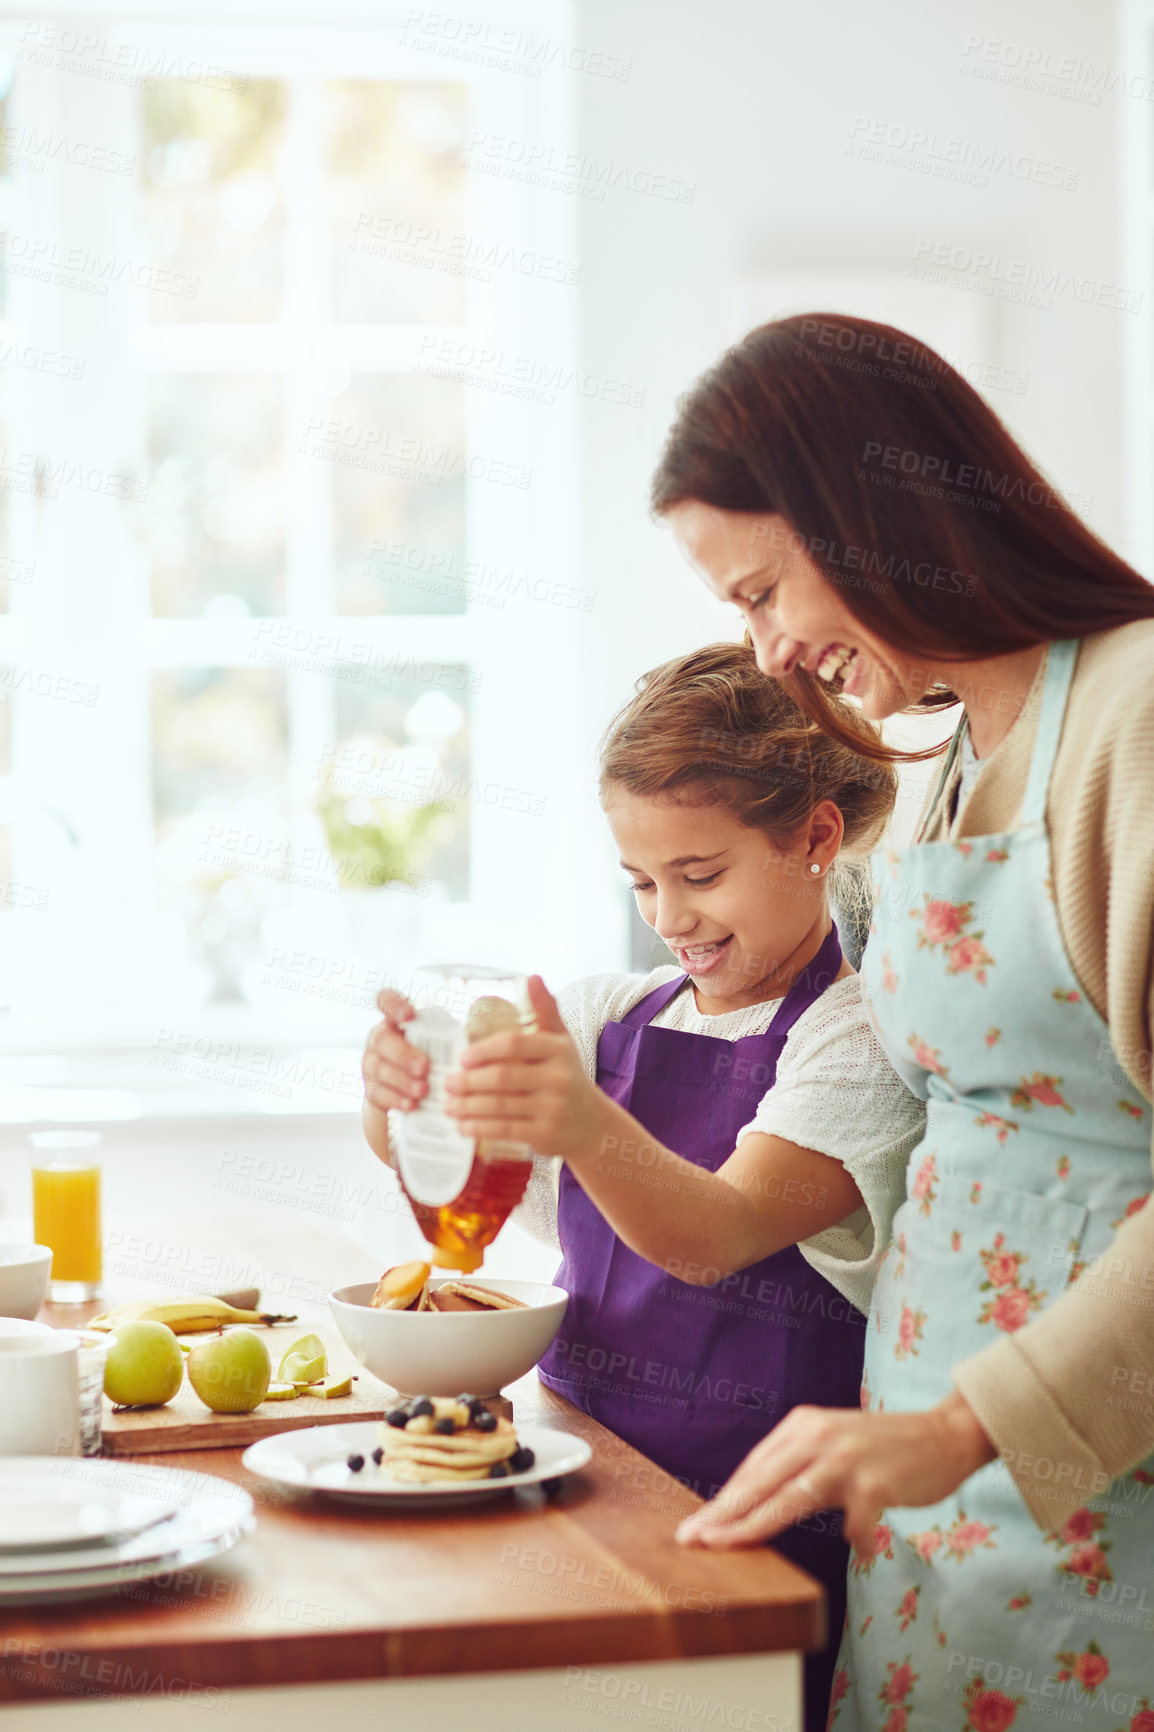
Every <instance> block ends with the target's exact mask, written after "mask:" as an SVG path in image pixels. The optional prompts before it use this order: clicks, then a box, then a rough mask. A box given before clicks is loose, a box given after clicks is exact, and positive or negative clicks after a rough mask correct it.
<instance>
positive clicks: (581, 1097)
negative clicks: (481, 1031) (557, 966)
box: [446, 974, 604, 1156]
mask: <svg viewBox="0 0 1154 1732" xmlns="http://www.w3.org/2000/svg"><path fill="white" fill-rule="evenodd" d="M529 999H530V1002H531V1004H532V1006H533V1009H534V1011H535V1012H536V1016H537V1032H536V1033H535V1034H494V1035H489V1036H488V1037H487V1038H486V1039H485V1040H478V1041H475V1042H474V1043H473V1045H472V1046H470V1047H468V1048H467V1049H466V1051H465V1053H464V1055H463V1057H462V1059H461V1069H460V1070H459V1071H456V1072H454V1073H453V1074H452V1075H451V1076H450V1077H449V1078H448V1080H447V1083H446V1090H447V1104H446V1111H447V1112H449V1113H450V1114H452V1116H453V1117H454V1118H455V1119H457V1121H458V1129H459V1130H460V1131H462V1132H463V1133H464V1135H465V1136H468V1137H493V1138H502V1139H507V1140H509V1141H511V1142H517V1143H529V1144H530V1145H531V1146H532V1147H533V1148H534V1149H535V1150H536V1151H537V1153H538V1154H541V1155H565V1156H569V1155H573V1154H580V1153H581V1151H582V1150H584V1149H586V1148H588V1147H589V1146H590V1145H591V1144H596V1142H597V1139H598V1137H599V1135H600V1131H599V1111H600V1105H601V1102H602V1100H603V1098H604V1097H603V1096H602V1095H601V1093H600V1091H599V1090H598V1088H597V1087H596V1085H595V1084H594V1083H591V1082H590V1081H589V1078H588V1077H587V1076H586V1075H585V1071H584V1069H583V1068H582V1064H581V1059H580V1057H579V1056H578V1052H577V1048H576V1047H575V1046H574V1045H573V1042H572V1039H571V1038H570V1036H569V1032H568V1030H567V1029H566V1027H565V1024H564V1023H563V1022H562V1020H561V1016H560V1013H559V1012H558V1009H557V1005H556V1002H555V1001H554V999H553V997H552V994H551V993H550V992H549V991H548V990H547V988H546V986H545V983H544V981H543V980H542V979H541V978H540V976H539V975H536V974H535V975H533V976H532V978H531V979H530V981H529Z"/></svg>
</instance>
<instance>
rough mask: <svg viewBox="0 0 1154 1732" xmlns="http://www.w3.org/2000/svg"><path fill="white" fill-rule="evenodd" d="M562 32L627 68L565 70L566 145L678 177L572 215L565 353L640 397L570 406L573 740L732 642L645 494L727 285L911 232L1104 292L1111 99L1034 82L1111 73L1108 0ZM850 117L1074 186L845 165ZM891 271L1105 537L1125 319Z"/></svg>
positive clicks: (745, 3)
mask: <svg viewBox="0 0 1154 1732" xmlns="http://www.w3.org/2000/svg"><path fill="white" fill-rule="evenodd" d="M577 36H578V39H579V40H580V41H581V43H582V44H583V45H584V46H586V47H588V48H590V49H595V50H600V51H602V52H603V53H606V54H616V55H622V56H624V57H626V58H627V59H630V60H631V61H632V63H633V65H632V71H631V75H630V77H629V79H628V80H627V81H623V82H614V81H609V80H606V79H603V78H596V77H590V76H586V77H581V78H578V79H577V81H576V82H577V84H578V86H579V89H578V95H577V101H578V127H579V144H580V148H581V149H582V150H583V151H584V152H586V153H588V154H589V155H590V156H594V157H597V158H598V159H599V160H601V161H609V162H612V163H613V164H614V165H615V166H617V167H624V166H628V167H629V168H630V169H633V170H636V169H640V170H649V171H651V172H653V173H657V174H664V175H667V176H669V177H672V178H674V179H677V180H681V181H693V182H696V193H695V196H694V198H693V202H692V203H691V204H686V203H679V202H671V201H667V200H663V199H659V198H656V197H653V196H644V195H642V194H639V193H636V192H629V191H626V190H624V189H623V188H621V187H610V188H609V189H608V190H607V191H606V195H605V198H604V200H603V202H594V201H591V200H583V201H582V202H581V204H580V225H581V243H582V259H583V278H582V284H583V323H582V350H583V364H584V365H585V366H587V367H589V368H594V369H596V370H597V371H599V372H604V373H608V374H612V375H615V376H617V377H621V378H626V379H629V380H632V381H635V382H637V383H638V384H640V385H643V386H644V388H645V392H646V396H645V402H644V406H643V408H642V409H640V410H624V409H620V408H609V407H607V406H603V405H600V404H590V405H588V406H587V407H586V410H585V415H584V438H583V447H582V461H583V484H582V500H583V512H582V517H583V541H584V558H585V562H586V572H585V577H584V580H583V581H584V582H585V583H586V584H587V585H588V586H589V587H591V588H596V589H597V591H598V602H597V608H596V611H595V613H594V614H593V616H592V618H591V622H590V623H591V625H592V626H593V627H594V651H595V653H594V654H593V655H592V657H591V663H590V677H589V683H588V687H587V714H586V716H585V718H584V720H583V725H584V727H585V728H586V729H587V730H588V733H589V736H590V738H591V739H592V737H593V734H594V732H595V730H596V728H597V727H598V726H599V725H601V724H602V723H603V721H604V719H605V718H606V716H607V715H608V714H609V712H610V711H611V710H612V708H613V707H614V706H615V705H616V704H617V703H618V702H620V701H621V699H622V697H623V696H624V695H625V693H626V692H627V690H628V687H629V684H630V681H631V680H632V679H633V678H634V677H635V676H636V674H637V673H639V672H640V671H641V670H642V669H643V668H645V667H649V666H652V665H653V664H654V663H655V662H657V661H659V660H661V659H662V658H664V657H666V656H669V655H673V654H677V653H679V652H680V651H683V650H686V649H688V648H691V647H692V646H693V645H695V644H698V643H701V642H704V641H706V640H707V639H708V638H710V637H720V636H728V635H733V626H732V625H731V623H730V619H729V617H728V616H727V615H726V614H725V613H724V612H723V611H722V610H721V609H720V608H719V607H718V606H717V604H716V603H715V602H714V601H713V600H712V599H711V598H710V597H709V596H708V595H707V594H706V593H705V592H704V590H703V589H702V588H701V587H700V586H699V585H698V583H697V581H696V580H695V579H694V578H693V576H692V575H691V574H690V573H689V572H688V571H687V570H686V569H685V568H684V567H683V566H682V565H681V563H680V561H679V559H678V557H677V555H676V552H675V550H674V549H673V547H672V545H671V544H670V542H669V539H668V536H667V533H666V532H664V531H662V530H660V529H659V528H657V527H655V526H654V525H652V524H651V523H650V521H649V519H648V517H647V512H646V503H645V502H646V492H647V485H648V481H649V476H650V473H651V470H652V468H653V465H654V462H655V459H656V457H657V454H658V451H659V449H660V445H661V441H662V437H663V434H664V432H665V429H666V427H667V425H668V423H669V420H670V418H671V415H672V412H673V406H674V400H675V398H676V396H677V395H678V393H679V392H680V391H682V390H684V389H685V387H686V386H687V385H688V383H689V382H690V380H691V379H692V378H693V377H694V375H695V374H696V373H697V372H698V371H699V370H700V369H702V368H703V367H705V366H707V365H708V364H709V363H710V362H711V361H712V360H713V359H714V358H715V356H716V355H717V354H718V352H719V351H720V349H721V347H722V346H723V344H724V343H725V342H726V341H727V340H730V339H732V338H733V337H734V336H736V335H739V334H740V324H737V323H735V320H736V317H737V312H738V309H737V308H735V304H734V303H735V293H734V291H735V286H737V287H738V288H739V289H740V288H741V283H742V281H744V283H745V287H744V289H743V290H742V291H741V296H740V299H741V300H743V302H744V306H745V308H746V309H750V310H751V311H750V317H749V319H748V321H743V322H748V323H753V322H755V321H756V320H757V319H760V318H768V317H772V316H773V315H774V314H775V313H777V312H779V311H788V310H797V304H796V302H794V303H793V304H792V305H789V304H787V305H784V306H783V305H779V304H775V303H774V301H773V299H772V293H771V292H769V291H767V294H766V298H765V301H764V304H762V305H760V307H758V310H756V311H753V310H752V309H753V308H754V306H755V305H756V303H757V294H758V291H757V289H756V287H754V288H753V289H752V291H751V287H750V279H751V278H754V279H755V278H764V277H765V275H766V274H767V273H781V272H783V271H803V272H804V271H805V270H810V271H812V270H813V269H814V268H818V267H820V268H822V269H823V270H824V271H827V272H828V271H829V270H831V269H832V270H836V271H839V272H840V271H850V272H857V273H859V274H860V273H861V272H862V271H863V270H868V271H873V272H880V273H888V274H890V275H892V276H896V277H897V278H899V279H904V280H905V281H906V282H907V283H911V282H913V279H909V278H908V276H907V273H908V272H909V270H910V267H911V265H913V263H914V262H915V259H914V255H915V248H916V247H917V245H918V243H919V241H924V240H927V239H929V240H933V241H945V242H948V243H950V244H952V245H955V246H974V247H980V248H983V249H985V250H987V251H989V252H992V253H998V254H1000V255H1001V256H1002V258H1003V260H1005V261H1008V260H1010V259H1013V260H1015V261H1020V262H1025V263H1026V264H1028V265H1033V266H1037V267H1038V268H1040V269H1042V270H1046V269H1053V268H1062V269H1066V270H1069V271H1071V272H1073V273H1075V274H1080V275H1081V274H1085V275H1090V276H1093V277H1094V278H1096V279H1099V280H1101V281H1102V282H1104V283H1106V284H1110V285H1117V284H1120V283H1123V282H1124V266H1123V264H1122V262H1121V247H1120V235H1119V212H1118V191H1117V186H1118V177H1119V162H1118V155H1119V148H1118V146H1119V137H1120V133H1121V130H1122V123H1123V119H1124V118H1125V116H1124V114H1123V111H1124V110H1128V109H1129V108H1130V107H1132V106H1133V103H1132V99H1129V98H1126V97H1123V96H1120V95H1118V94H1108V93H1099V92H1094V91H1092V92H1091V94H1098V95H1100V100H1099V101H1098V102H1097V104H1093V103H1090V102H1080V101H1077V100H1071V99H1070V98H1069V96H1068V95H1067V96H1065V97H1064V96H1062V95H1061V94H1060V91H1061V89H1063V88H1068V87H1071V86H1072V87H1074V88H1075V89H1076V88H1077V80H1078V78H1079V76H1080V73H1081V71H1082V70H1084V66H1083V67H1081V68H1079V67H1075V66H1068V67H1067V68H1066V69H1065V72H1064V73H1063V71H1062V70H1061V68H1060V63H1061V62H1063V61H1068V62H1071V63H1074V62H1082V63H1088V64H1089V65H1091V66H1092V67H1093V68H1094V69H1095V71H1100V70H1102V69H1105V68H1108V67H1109V68H1114V69H1116V68H1117V67H1118V51H1117V47H1116V44H1115V8H1114V6H1113V5H1112V4H1110V3H1109V0H967V3H966V4H964V5H960V6H950V5H926V4H925V0H870V3H868V4H866V5H864V6H863V5H862V4H861V3H860V0H709V3H708V4H705V3H704V0H628V3H627V4H622V3H621V0H579V3H578V5H577ZM971 38H978V39H980V40H981V41H982V42H985V43H990V44H1006V45H1010V44H1012V45H1016V47H1017V48H1018V49H1020V50H1021V51H1022V52H1023V53H1025V52H1026V51H1030V50H1034V51H1037V53H1039V54H1040V55H1043V56H1045V55H1048V56H1049V65H1050V67H1051V68H1053V69H1054V70H1052V71H1049V72H1048V73H1046V75H1045V77H1044V78H1043V83H1044V84H1045V88H1044V89H1043V90H1042V91H1035V90H1031V89H1015V88H1014V87H1013V86H1012V85H1011V84H1009V83H1006V82H990V81H988V80H983V79H980V78H977V77H975V76H973V75H972V74H967V73H966V72H964V71H963V70H962V68H963V67H964V65H965V64H966V63H967V61H968V62H970V63H974V62H978V63H980V64H983V65H984V66H985V68H986V70H988V71H989V72H991V73H995V74H996V73H997V72H998V70H999V69H998V65H997V61H996V60H995V62H994V63H993V64H990V63H988V62H983V61H981V57H980V52H978V51H975V50H974V49H972V48H971V49H970V51H969V52H967V43H969V42H970V40H971ZM989 51H990V52H993V53H994V54H995V55H997V54H998V53H999V52H1000V53H1001V54H1002V55H1003V56H1004V57H1006V58H1014V57H1015V56H1014V55H1013V54H1012V52H1011V50H1010V49H1009V48H1008V47H1007V48H1003V49H1002V50H1000V51H999V50H998V49H997V48H993V49H991V50H989ZM1034 64H1035V66H1037V65H1038V64H1039V63H1038V61H1037V60H1035V62H1034ZM1042 64H1043V65H1044V64H1045V62H1043V63H1042ZM859 118H862V119H866V120H869V121H877V122H882V123H886V124H889V125H893V126H906V127H909V128H920V129H924V130H926V131H928V132H930V133H936V134H937V136H938V147H939V149H941V150H944V149H945V146H946V140H947V139H951V138H953V139H960V140H964V141H966V142H967V143H968V144H969V145H971V146H972V147H973V149H974V150H975V151H976V152H977V153H979V154H982V153H985V152H988V151H990V150H991V149H993V148H1003V147H1004V148H1005V149H1007V150H1009V151H1010V152H1012V153H1015V154H1016V153H1029V154H1030V156H1031V157H1033V158H1036V159H1041V160H1043V161H1049V162H1052V163H1055V164H1058V165H1062V166H1063V167H1065V168H1066V169H1068V170H1069V171H1071V172H1074V171H1076V174H1077V184H1076V187H1075V188H1074V190H1063V189H1061V188H1058V187H1052V186H1046V185H1034V184H1031V183H1030V182H1029V181H1024V180H1019V179H1016V178H1014V177H1013V176H1012V175H1011V174H1009V173H1007V172H1004V171H1003V172H995V173H993V174H990V175H989V176H988V185H987V186H985V187H977V186H972V185H962V184H957V183H956V182H955V183H952V182H951V181H949V180H946V179H942V178H939V177H933V176H930V175H926V174H922V173H918V172H911V171H910V170H908V169H906V168H902V167H898V166H891V165H889V164H882V163H877V162H873V161H865V160H859V159H857V158H855V157H853V156H851V155H848V154H846V149H847V146H849V145H850V144H851V140H852V138H853V137H854V136H855V135H854V132H853V129H854V126H855V122H857V121H858V120H859ZM858 136H860V134H859V135H858ZM922 154H923V155H925V154H926V153H925V151H923V152H922ZM914 286H915V287H918V288H919V289H920V292H921V293H922V294H923V295H928V296H930V297H931V298H932V297H933V295H934V294H935V293H936V294H937V295H938V296H940V297H941V299H942V315H941V316H942V318H943V319H949V320H952V321H953V323H954V326H955V328H957V329H959V330H961V329H963V328H964V327H965V324H966V321H967V318H968V319H969V320H970V326H971V333H972V334H971V337H970V338H969V341H970V342H971V343H972V344H973V345H974V346H975V347H976V349H977V350H978V352H977V353H975V354H973V355H962V356H959V357H958V359H960V360H963V361H976V360H980V359H985V360H990V361H995V362H1000V363H1001V364H1003V365H1005V366H1007V367H1010V368H1013V369H1015V370H1017V371H1020V372H1024V373H1026V374H1028V376H1029V377H1028V383H1027V387H1026V390H1025V391H1024V393H1022V394H1015V393H1012V392H1008V391H1005V390H1002V391H997V390H989V391H987V393H986V395H987V396H988V399H989V401H990V402H991V403H993V405H994V406H995V408H996V409H997V410H998V412H999V413H1000V414H1002V415H1003V416H1004V417H1005V418H1006V419H1007V420H1008V421H1009V423H1010V424H1011V426H1012V427H1013V429H1014V431H1015V433H1017V434H1018V436H1019V437H1020V438H1022V439H1023V441H1024V442H1025V444H1026V446H1027V448H1028V449H1029V450H1030V451H1031V453H1032V454H1033V455H1034V456H1035V457H1036V458H1037V459H1038V460H1039V461H1040V463H1041V464H1042V466H1043V468H1044V469H1045V470H1046V471H1047V473H1048V474H1049V476H1050V477H1051V479H1052V480H1053V481H1054V482H1055V483H1056V484H1057V485H1059V486H1060V487H1061V488H1062V489H1063V490H1065V491H1067V492H1071V491H1072V492H1073V493H1075V494H1078V495H1089V496H1090V497H1091V499H1092V505H1091V506H1090V507H1089V508H1088V515H1089V516H1090V518H1091V520H1092V522H1093V523H1094V525H1095V527H1096V528H1098V529H1099V530H1100V531H1101V532H1102V533H1104V534H1105V535H1107V536H1108V537H1110V538H1113V539H1115V540H1120V539H1121V536H1122V525H1123V500H1122V498H1121V482H1120V474H1121V470H1122V462H1121V459H1122V403H1121V389H1122V365H1123V344H1124V342H1125V340H1126V338H1127V336H1128V335H1129V323H1130V321H1131V320H1132V319H1133V318H1134V315H1132V314H1128V313H1124V312H1119V311H1107V310H1104V309H1102V308H1100V307H1096V306H1094V305H1089V306H1087V305H1083V304H1080V303H1079V302H1078V301H1076V300H1075V299H1074V298H1072V296H1070V295H1059V296H1057V297H1056V298H1054V301H1053V305H1052V308H1051V309H1050V310H1046V311H1043V310H1037V309H1032V308H1026V307H1021V306H1013V305H1010V304H1006V303H1004V302H996V301H993V300H990V299H988V298H987V297H986V296H983V295H979V294H975V293H974V292H973V291H972V289H968V290H958V291H957V292H954V293H952V292H951V290H950V289H948V288H936V287H935V285H932V284H931V285H928V286H927V285H924V284H921V285H918V284H916V283H915V284H914ZM1132 286H1133V285H1132ZM751 293H752V299H751ZM862 310H865V311H870V312H871V313H872V308H863V309H862ZM873 316H877V315H876V313H874V314H873ZM927 317H930V315H929V314H927ZM894 322H897V323H901V322H902V320H901V318H900V317H897V318H895V320H894ZM924 334H926V335H927V336H930V337H931V340H932V334H931V332H930V331H929V330H928V329H927V330H926V331H925V333H924ZM606 960H607V961H608V962H612V960H613V958H612V957H609V958H607V959H606ZM591 965H592V962H591Z"/></svg>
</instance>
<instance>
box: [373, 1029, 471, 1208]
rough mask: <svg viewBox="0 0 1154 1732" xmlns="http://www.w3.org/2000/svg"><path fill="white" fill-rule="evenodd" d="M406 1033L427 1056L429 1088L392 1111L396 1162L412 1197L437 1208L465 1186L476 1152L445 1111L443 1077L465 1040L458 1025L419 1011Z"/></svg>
mask: <svg viewBox="0 0 1154 1732" xmlns="http://www.w3.org/2000/svg"><path fill="white" fill-rule="evenodd" d="M405 1034H406V1036H407V1038H408V1039H409V1041H411V1043H412V1044H413V1046H416V1047H419V1048H420V1050H421V1051H422V1052H426V1053H428V1055H429V1076H428V1082H429V1092H428V1094H427V1095H426V1096H425V1098H424V1100H423V1101H422V1102H421V1104H420V1106H419V1107H417V1108H416V1109H415V1111H413V1112H411V1113H396V1114H394V1115H393V1119H392V1126H393V1130H392V1135H393V1140H394V1142H395V1143H396V1145H397V1164H398V1166H399V1167H400V1172H401V1178H402V1180H403V1182H404V1186H405V1189H406V1191H407V1192H408V1193H409V1195H410V1197H412V1199H413V1201H414V1202H416V1203H423V1204H425V1206H426V1207H427V1208H430V1209H439V1208H441V1207H442V1206H443V1205H444V1204H445V1203H451V1202H452V1201H453V1199H454V1198H455V1197H459V1196H460V1194H461V1192H462V1191H463V1190H464V1189H465V1185H466V1183H467V1181H468V1178H469V1174H470V1172H471V1171H472V1168H473V1156H474V1154H475V1153H476V1144H475V1143H474V1141H473V1138H472V1137H463V1136H462V1135H461V1133H460V1131H459V1130H458V1129H457V1126H456V1123H455V1121H454V1120H453V1119H451V1118H450V1117H449V1116H448V1114H447V1113H446V1112H445V1078H446V1077H447V1076H448V1074H449V1072H450V1071H452V1070H455V1069H456V1068H457V1065H458V1063H459V1061H460V1057H461V1054H462V1053H463V1052H464V1050H465V1047H466V1045H467V1044H468V1042H467V1037H466V1035H465V1031H464V1029H463V1028H461V1027H460V1026H459V1025H458V1024H457V1023H456V1022H454V1021H453V1020H452V1018H451V1017H447V1016H444V1014H443V1013H442V1014H441V1015H440V1016H438V1015H437V1014H436V1012H422V1013H420V1014H419V1015H418V1016H416V1017H415V1018H414V1019H413V1021H412V1022H410V1023H408V1024H407V1025H406V1028H405Z"/></svg>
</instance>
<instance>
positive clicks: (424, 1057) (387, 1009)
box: [361, 992, 429, 1112]
mask: <svg viewBox="0 0 1154 1732" xmlns="http://www.w3.org/2000/svg"><path fill="white" fill-rule="evenodd" d="M377 1009H378V1010H379V1011H381V1012H382V1013H383V1015H384V1021H383V1022H378V1023H377V1025H376V1027H375V1028H374V1029H373V1030H372V1031H371V1033H370V1034H369V1038H368V1040H367V1042H366V1043H365V1051H364V1057H363V1058H362V1059H361V1075H362V1076H363V1078H364V1080H365V1099H366V1100H367V1101H368V1102H369V1103H370V1105H372V1106H374V1107H376V1108H377V1109H378V1111H380V1112H387V1111H388V1109H389V1108H390V1107H395V1108H397V1109H399V1110H400V1111H401V1112H409V1111H411V1110H412V1108H413V1107H415V1106H416V1105H417V1103H418V1102H419V1101H420V1100H422V1099H423V1098H424V1096H425V1095H426V1094H427V1093H428V1092H429V1085H428V1083H427V1081H426V1080H425V1079H426V1075H427V1072H428V1069H429V1058H428V1054H427V1053H423V1052H420V1051H418V1049H417V1048H416V1047H415V1046H410V1045H409V1043H408V1041H407V1040H406V1039H405V1036H404V1034H403V1032H402V1029H403V1025H404V1024H405V1023H406V1022H411V1021H412V1019H413V1017H414V1016H415V1015H416V1014H417V1013H416V1011H415V1010H414V1009H413V1007H412V1005H411V1004H410V1003H409V1001H408V999H407V998H402V996H401V994H400V993H399V992H378V994H377Z"/></svg>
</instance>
